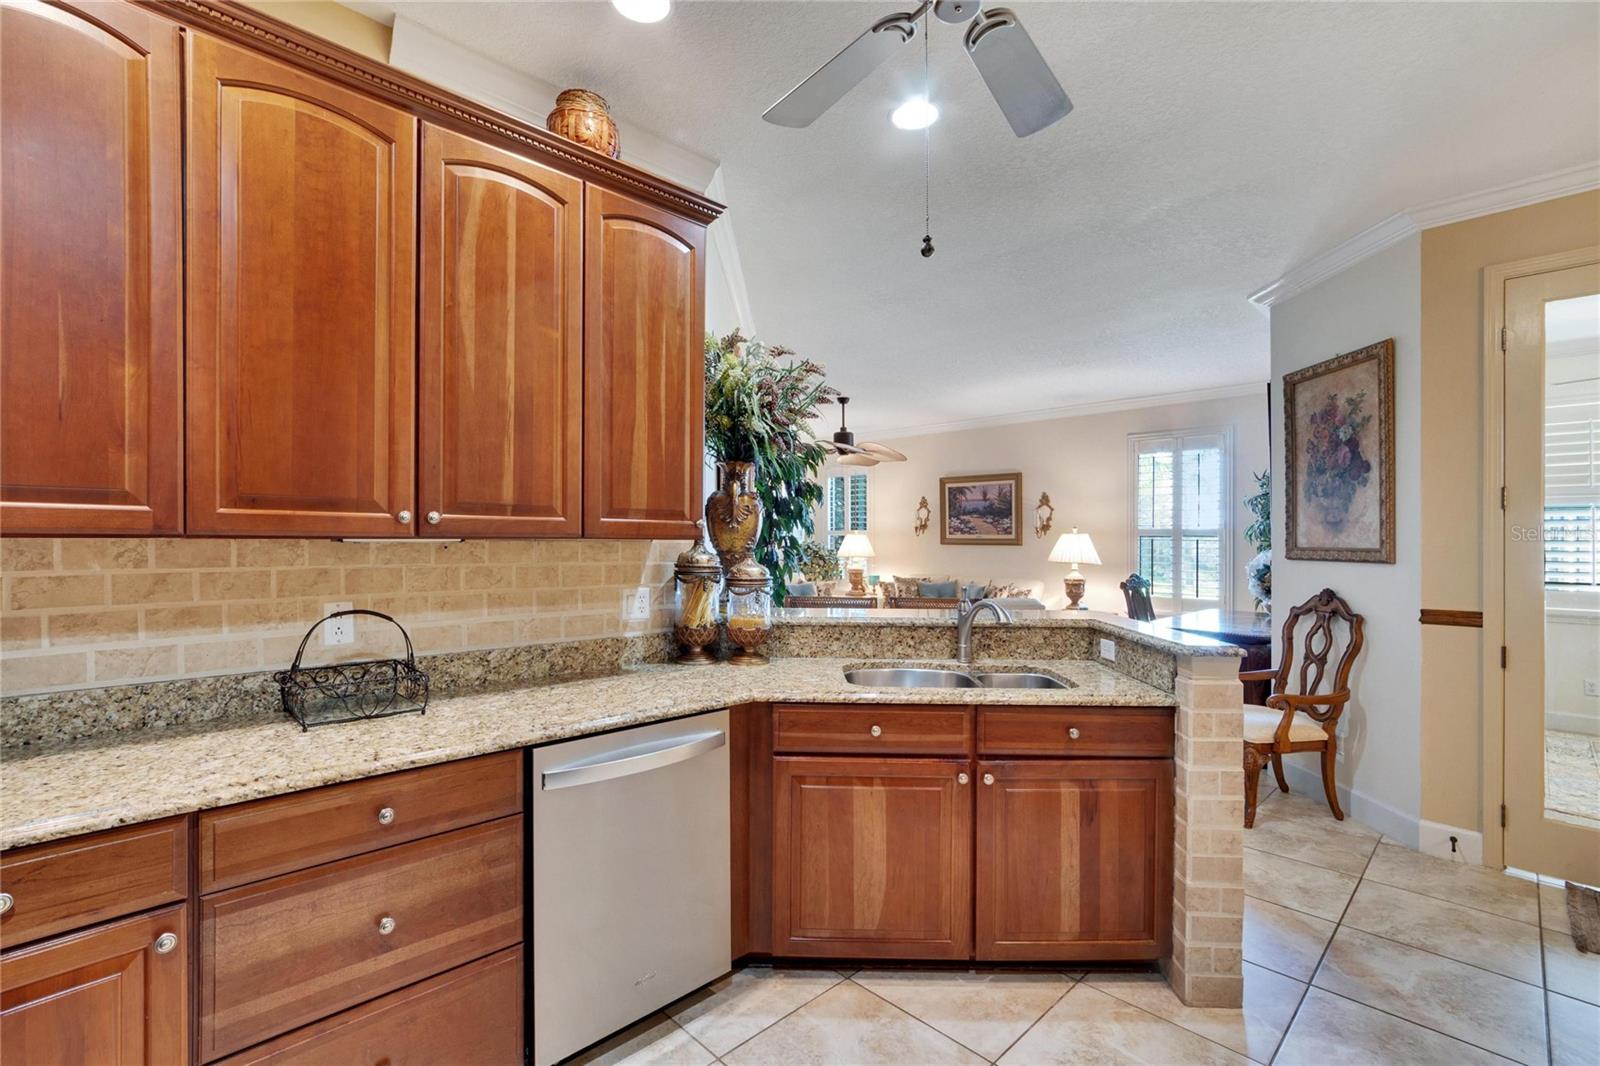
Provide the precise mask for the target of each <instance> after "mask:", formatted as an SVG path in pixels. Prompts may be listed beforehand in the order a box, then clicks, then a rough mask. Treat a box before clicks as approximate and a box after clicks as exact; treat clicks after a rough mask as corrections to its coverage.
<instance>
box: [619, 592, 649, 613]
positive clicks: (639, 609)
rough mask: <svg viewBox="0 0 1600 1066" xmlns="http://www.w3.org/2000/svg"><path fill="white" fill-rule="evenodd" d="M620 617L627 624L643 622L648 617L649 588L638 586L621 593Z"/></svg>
mask: <svg viewBox="0 0 1600 1066" xmlns="http://www.w3.org/2000/svg"><path fill="white" fill-rule="evenodd" d="M622 617H623V618H624V619H626V620H627V621H629V622H643V621H645V620H646V619H648V618H649V617H650V588H649V586H647V585H640V586H639V587H638V588H635V589H627V590H624V591H623V593H622Z"/></svg>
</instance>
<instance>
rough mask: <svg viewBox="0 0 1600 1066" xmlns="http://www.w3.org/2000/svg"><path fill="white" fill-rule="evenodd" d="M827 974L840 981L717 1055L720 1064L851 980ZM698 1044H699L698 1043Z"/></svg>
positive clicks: (832, 971) (836, 973)
mask: <svg viewBox="0 0 1600 1066" xmlns="http://www.w3.org/2000/svg"><path fill="white" fill-rule="evenodd" d="M773 972H774V973H776V972H778V971H777V970H773ZM813 972H814V971H813ZM827 972H828V973H831V974H833V975H834V976H835V977H837V978H838V980H837V981H835V982H833V984H831V985H829V986H828V987H827V988H824V989H823V990H822V991H821V992H818V993H817V994H816V995H814V996H812V997H811V998H810V999H808V1000H806V1001H805V1002H804V1003H802V1004H800V1005H799V1006H797V1007H795V1008H794V1010H791V1011H788V1012H787V1013H785V1014H783V1015H782V1016H780V1017H777V1018H774V1019H773V1020H772V1021H770V1022H768V1023H767V1024H766V1025H763V1026H762V1027H761V1028H760V1029H757V1030H756V1031H755V1032H753V1033H751V1034H750V1035H749V1036H747V1037H745V1038H744V1039H743V1040H741V1041H739V1042H738V1043H737V1044H735V1045H733V1046H732V1047H731V1048H729V1049H728V1050H727V1051H724V1052H723V1053H722V1055H717V1056H716V1058H717V1060H718V1061H719V1062H720V1061H721V1060H722V1057H723V1055H732V1054H733V1053H734V1052H735V1051H738V1050H739V1049H740V1048H742V1047H744V1046H745V1045H746V1044H748V1043H750V1041H752V1040H754V1039H755V1038H756V1037H758V1036H760V1035H761V1034H762V1033H764V1032H766V1031H767V1030H768V1029H771V1028H772V1027H773V1026H774V1025H777V1024H778V1023H779V1022H781V1021H785V1020H787V1019H788V1018H790V1017H791V1016H792V1015H794V1014H795V1013H796V1012H797V1011H800V1010H802V1009H804V1008H805V1007H808V1006H810V1005H811V1004H813V1003H815V1002H816V1001H817V1000H819V999H821V998H822V997H823V996H825V995H827V994H828V993H829V992H832V991H833V990H834V989H835V988H838V987H839V986H840V985H842V984H844V983H845V982H846V981H849V980H850V978H848V977H846V976H845V975H844V974H842V973H840V972H839V971H838V970H832V969H830V970H828V971H827ZM856 972H857V973H860V972H861V971H859V970H857V971H856ZM673 1020H674V1021H676V1020H677V1019H673ZM691 1035H692V1034H691ZM696 1043H698V1041H696ZM701 1046H702V1047H704V1045H701ZM706 1050H708V1051H709V1050H710V1049H709V1048H707V1049H706Z"/></svg>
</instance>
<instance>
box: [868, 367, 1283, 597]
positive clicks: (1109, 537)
mask: <svg viewBox="0 0 1600 1066" xmlns="http://www.w3.org/2000/svg"><path fill="white" fill-rule="evenodd" d="M1219 427H1222V428H1228V429H1231V430H1232V432H1233V471H1232V484H1233V488H1232V491H1231V493H1230V496H1231V498H1232V502H1233V506H1232V509H1231V511H1230V518H1231V520H1232V523H1233V530H1232V533H1233V536H1232V549H1231V552H1230V566H1231V568H1232V573H1231V584H1232V586H1233V590H1234V592H1233V605H1234V607H1236V608H1239V609H1243V610H1248V609H1249V608H1250V607H1251V605H1252V601H1251V599H1250V596H1249V593H1248V591H1247V590H1246V585H1245V576H1244V565H1245V563H1246V562H1248V561H1249V560H1250V558H1251V556H1252V555H1254V554H1255V553H1254V552H1253V551H1252V550H1251V549H1250V547H1249V546H1248V545H1247V544H1246V543H1245V540H1244V527H1245V526H1246V525H1247V524H1248V523H1249V520H1250V518H1249V513H1248V512H1247V511H1246V510H1245V508H1244V504H1243V500H1244V498H1245V497H1246V496H1248V495H1250V494H1251V493H1253V492H1254V491H1255V480H1254V478H1252V477H1251V472H1252V471H1255V470H1264V469H1266V466H1267V407H1266V388H1265V385H1263V386H1262V388H1261V390H1260V391H1259V392H1258V393H1254V394H1253V395H1248V396H1239V397H1234V398H1231V399H1222V400H1208V401H1204V402H1199V403H1175V404H1166V405H1162V406H1159V407H1143V408H1137V409H1134V410H1127V411H1114V412H1107V413H1104V414H1092V415H1081V416H1078V417H1075V418H1057V419H1050V420H1048V421H1042V422H1023V423H1018V424H1015V425H1007V426H991V427H986V428H981V429H968V430H961V431H957V432H951V433H937V434H929V435H926V436H920V437H906V438H900V439H897V440H895V441H894V442H893V444H894V446H895V447H896V448H899V449H900V450H901V451H903V452H905V453H906V455H907V456H909V460H908V461H907V462H904V463H884V464H881V465H879V466H876V467H873V468H871V469H870V471H868V477H869V478H870V479H871V480H870V486H871V488H870V504H869V507H868V534H869V536H870V537H871V539H872V546H873V548H874V549H875V550H876V551H877V553H878V554H877V557H876V558H875V559H873V560H872V567H871V572H872V573H875V574H881V575H884V576H885V577H887V576H889V575H893V574H896V573H899V574H904V575H906V576H918V577H921V576H929V577H934V578H940V577H960V578H963V579H966V580H970V581H1005V582H1012V583H1022V584H1030V585H1032V586H1034V587H1035V588H1037V589H1038V590H1040V591H1041V592H1042V593H1043V598H1044V600H1045V602H1046V604H1047V605H1048V606H1051V607H1059V606H1064V605H1065V604H1066V594H1065V592H1064V591H1063V589H1062V584H1061V582H1062V579H1063V578H1064V577H1066V574H1067V569H1068V568H1067V567H1066V566H1065V565H1064V564H1061V563H1052V562H1049V561H1048V559H1047V556H1048V555H1049V554H1050V549H1051V548H1052V547H1053V546H1054V545H1055V542H1056V538H1057V537H1059V536H1060V534H1062V533H1065V532H1067V531H1068V530H1069V529H1071V528H1072V527H1073V526H1077V527H1078V528H1079V529H1080V530H1081V531H1083V532H1085V533H1088V534H1089V535H1090V536H1091V537H1093V538H1094V545H1095V550H1096V551H1097V552H1098V553H1099V555H1100V560H1101V563H1102V565H1100V566H1086V567H1084V568H1083V573H1084V576H1085V577H1086V578H1087V579H1088V582H1089V591H1088V594H1087V596H1086V597H1085V598H1084V603H1085V605H1086V606H1088V607H1090V608H1093V609H1095V610H1103V611H1115V612H1117V613H1119V614H1120V613H1122V611H1123V602H1122V593H1121V592H1120V591H1119V590H1118V588H1117V582H1119V581H1121V580H1122V579H1123V578H1125V577H1127V576H1128V574H1129V573H1130V572H1131V571H1132V570H1133V561H1132V524H1131V518H1130V507H1131V501H1132V494H1131V491H1130V489H1129V476H1130V469H1129V467H1130V460H1129V458H1128V435H1129V434H1131V433H1152V432H1168V431H1176V430H1187V429H1215V428H1219ZM860 469H861V468H860V467H840V468H839V470H840V472H843V473H857V472H860ZM1011 471H1021V472H1022V490H1023V496H1024V497H1025V499H1024V511H1023V515H1024V524H1025V527H1026V528H1025V529H1024V531H1023V538H1022V541H1023V542H1022V544H1021V546H1020V547H1019V546H1005V547H973V546H969V545H960V546H958V545H942V544H940V543H939V479H940V478H941V477H943V476H945V475H949V474H990V473H1005V472H1011ZM1041 492H1047V493H1049V494H1050V500H1051V502H1052V503H1053V504H1054V505H1055V509H1056V516H1055V524H1054V526H1053V528H1052V529H1051V531H1050V533H1049V534H1048V535H1047V536H1045V537H1044V538H1043V539H1038V538H1035V537H1034V535H1033V506H1034V504H1035V503H1037V502H1038V499H1039V494H1040V493H1041ZM923 496H926V497H928V504H929V506H930V507H931V508H932V509H933V519H932V521H931V523H930V524H929V527H928V531H927V533H925V534H923V535H922V536H921V537H918V536H915V535H914V534H913V532H912V526H913V519H914V515H915V512H916V508H917V501H918V500H919V499H920V498H921V497H923Z"/></svg>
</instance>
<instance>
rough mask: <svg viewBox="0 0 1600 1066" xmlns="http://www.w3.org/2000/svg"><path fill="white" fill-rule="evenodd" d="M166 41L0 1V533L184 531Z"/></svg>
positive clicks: (146, 24)
mask: <svg viewBox="0 0 1600 1066" xmlns="http://www.w3.org/2000/svg"><path fill="white" fill-rule="evenodd" d="M179 46H180V45H179V34H178V29H177V27H176V26H174V25H173V24H171V23H169V22H166V21H163V20H162V19H159V18H157V17H154V16H152V15H148V14H146V13H144V12H142V11H139V10H138V9H136V8H134V7H133V6H132V5H123V4H92V5H86V6H84V7H83V8H82V9H81V10H80V9H74V8H71V7H55V6H46V5H44V4H39V3H16V4H12V3H8V4H5V5H0V219H3V222H0V309H3V310H0V525H3V526H4V527H5V531H6V532H7V533H10V534H16V533H103V534H104V533H123V534H139V533H176V532H178V531H179V530H180V529H181V522H182V466H181V464H182V460H183V456H182V448H183V424H182V406H181V405H182V402H183V380H182V377H183V350H182V332H181V320H180V317H179V314H180V306H179V301H180V299H181V294H180V288H179V277H180V266H179V259H178V256H179V234H180V232H181V230H180V223H179V217H178V212H179V205H180V199H179V198H180V170H181V145H180V142H179V115H180V114H181V109H180V103H179V99H178V76H179V75H178V71H179V54H178V50H179Z"/></svg>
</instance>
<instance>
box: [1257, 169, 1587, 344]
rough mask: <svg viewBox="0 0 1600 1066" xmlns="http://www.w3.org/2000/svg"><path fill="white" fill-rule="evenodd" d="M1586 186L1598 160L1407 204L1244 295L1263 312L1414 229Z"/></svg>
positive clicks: (1552, 197)
mask: <svg viewBox="0 0 1600 1066" xmlns="http://www.w3.org/2000/svg"><path fill="white" fill-rule="evenodd" d="M1591 189H1600V160H1597V161H1595V162H1592V163H1580V164H1579V165H1578V166H1575V167H1568V168H1566V169H1565V170H1556V171H1552V172H1550V173H1548V174H1540V175H1539V176H1537V177H1533V178H1527V179H1524V180H1522V181H1514V182H1511V183H1509V184H1506V185H1497V186H1495V187H1494V188H1492V189H1484V190H1481V191H1479V192H1473V193H1466V194H1464V195H1462V196H1452V197H1449V198H1447V199H1444V200H1435V201H1433V202H1432V203H1428V204H1423V205H1421V206H1419V207H1413V208H1409V209H1407V210H1405V211H1401V212H1398V213H1397V214H1393V215H1390V216H1389V217H1388V218H1386V219H1384V220H1383V221H1382V222H1379V223H1377V224H1376V225H1373V226H1368V227H1367V228H1366V229H1364V230H1362V231H1361V232H1360V233H1357V234H1356V235H1355V236H1353V237H1350V238H1348V239H1347V240H1344V241H1341V242H1340V243H1338V244H1336V245H1334V246H1333V247H1332V248H1329V249H1328V250H1327V251H1325V252H1321V253H1319V254H1318V255H1314V256H1312V257H1311V258H1310V259H1307V260H1305V261H1303V262H1301V263H1297V264H1296V265H1294V266H1292V267H1290V268H1289V269H1288V270H1286V271H1284V273H1283V275H1282V276H1281V277H1279V278H1278V279H1277V280H1276V281H1273V282H1271V283H1269V284H1267V285H1263V286H1262V287H1261V288H1259V289H1257V290H1256V291H1255V292H1253V293H1251V294H1250V295H1249V297H1247V298H1248V299H1249V301H1250V302H1251V303H1253V304H1255V305H1256V307H1257V308H1259V309H1260V310H1261V311H1262V312H1263V313H1265V312H1266V311H1267V310H1268V309H1269V308H1271V307H1272V305H1273V304H1276V303H1280V302H1282V301H1283V300H1287V299H1288V298H1289V297H1291V296H1294V295H1296V294H1298V293H1302V292H1304V291H1305V290H1307V289H1309V288H1311V287H1312V286H1313V285H1316V284H1318V283H1319V282H1322V281H1326V280H1327V279H1328V278H1331V277H1333V276H1334V275H1335V274H1338V273H1340V272H1341V271H1344V270H1348V269H1349V268H1350V267H1352V266H1354V265H1355V264H1356V263H1359V262H1361V260H1363V259H1366V258H1367V257H1368V256H1372V255H1376V254H1377V253H1378V252H1381V251H1383V250H1384V249H1385V248H1387V247H1389V246H1390V245H1392V244H1397V243H1399V242H1400V241H1403V240H1405V239H1406V238H1407V237H1409V236H1411V235H1412V234H1413V233H1420V232H1421V231H1423V230H1425V229H1433V228H1434V227H1435V226H1445V225H1449V224H1450V223H1452V222H1461V221H1464V220H1466V219H1469V218H1478V217H1479V216H1481V215H1492V214H1496V213H1498V212H1500V211H1510V210H1512V209H1513V208H1518V207H1527V206H1528V205H1529V204H1537V203H1542V202H1543V201H1545V200H1558V199H1560V198H1561V197H1563V196H1572V195H1574V194H1576V193H1580V192H1588V191H1589V190H1591Z"/></svg>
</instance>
